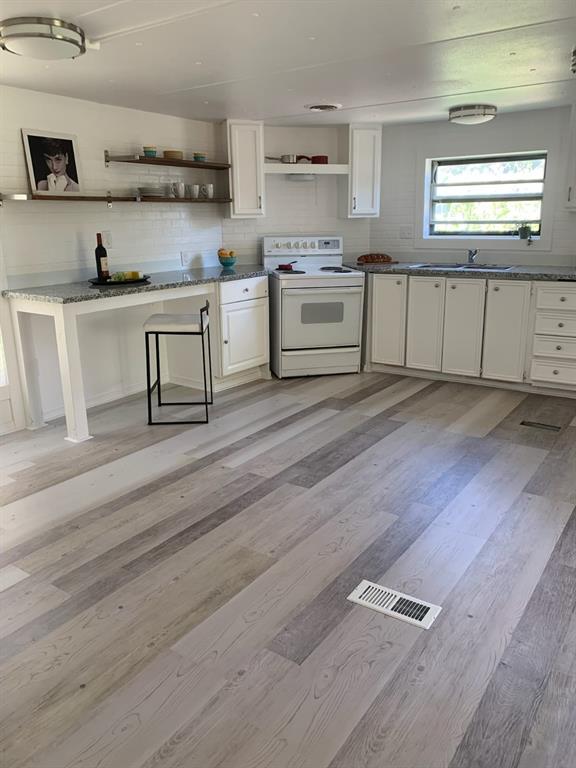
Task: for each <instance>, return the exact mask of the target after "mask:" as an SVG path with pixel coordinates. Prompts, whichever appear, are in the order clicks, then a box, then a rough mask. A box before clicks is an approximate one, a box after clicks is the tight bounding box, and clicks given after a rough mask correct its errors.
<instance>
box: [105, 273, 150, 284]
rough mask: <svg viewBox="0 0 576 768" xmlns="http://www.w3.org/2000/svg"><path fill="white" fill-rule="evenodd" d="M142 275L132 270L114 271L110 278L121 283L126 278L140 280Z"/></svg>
mask: <svg viewBox="0 0 576 768" xmlns="http://www.w3.org/2000/svg"><path fill="white" fill-rule="evenodd" d="M141 277H142V275H141V274H140V272H137V271H135V270H131V271H128V272H114V273H113V274H112V275H110V280H111V281H112V282H114V283H121V282H124V281H125V280H140V279H141Z"/></svg>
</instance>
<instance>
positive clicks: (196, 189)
mask: <svg viewBox="0 0 576 768" xmlns="http://www.w3.org/2000/svg"><path fill="white" fill-rule="evenodd" d="M190 190H191V192H192V197H200V184H191V185H190Z"/></svg>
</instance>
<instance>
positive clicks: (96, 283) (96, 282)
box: [88, 275, 150, 288]
mask: <svg viewBox="0 0 576 768" xmlns="http://www.w3.org/2000/svg"><path fill="white" fill-rule="evenodd" d="M149 280H150V275H142V277H139V278H137V279H132V280H100V278H98V277H92V278H91V279H90V280H89V281H88V282H89V283H90V284H91V285H92V287H93V288H104V287H105V288H110V287H112V288H114V287H115V286H116V285H144V284H146V283H148V281H149Z"/></svg>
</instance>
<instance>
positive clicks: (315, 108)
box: [306, 104, 342, 112]
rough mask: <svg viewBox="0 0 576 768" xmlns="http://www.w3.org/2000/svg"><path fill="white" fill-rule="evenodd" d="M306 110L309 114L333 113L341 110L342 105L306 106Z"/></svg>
mask: <svg viewBox="0 0 576 768" xmlns="http://www.w3.org/2000/svg"><path fill="white" fill-rule="evenodd" d="M306 109H309V110H310V112H334V111H335V110H337V109H342V104H306Z"/></svg>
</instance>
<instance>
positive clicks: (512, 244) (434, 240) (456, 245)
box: [414, 235, 552, 253]
mask: <svg viewBox="0 0 576 768" xmlns="http://www.w3.org/2000/svg"><path fill="white" fill-rule="evenodd" d="M414 248H421V249H423V250H426V249H429V250H439V249H442V250H444V249H454V250H462V248H478V249H480V250H488V251H511V252H516V251H522V252H524V251H527V252H528V253H534V252H536V251H537V252H547V251H551V250H552V238H551V236H548V237H545V236H540V237H533V238H532V244H531V245H528V241H527V240H519V239H518V238H512V237H469V236H467V235H457V236H454V235H452V236H450V237H442V236H441V235H433V236H431V237H419V238H415V239H414Z"/></svg>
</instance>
